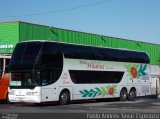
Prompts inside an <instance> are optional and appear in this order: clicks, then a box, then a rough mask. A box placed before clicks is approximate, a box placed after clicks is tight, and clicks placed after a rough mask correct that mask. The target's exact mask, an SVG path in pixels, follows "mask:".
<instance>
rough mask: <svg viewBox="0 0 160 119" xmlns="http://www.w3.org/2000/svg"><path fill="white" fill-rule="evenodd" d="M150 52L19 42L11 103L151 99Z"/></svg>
mask: <svg viewBox="0 0 160 119" xmlns="http://www.w3.org/2000/svg"><path fill="white" fill-rule="evenodd" d="M149 63H150V60H149V56H148V55H147V54H146V53H145V52H137V51H130V50H122V49H113V48H103V47H92V46H84V45H75V44H67V43H60V42H51V41H28V42H22V43H18V44H17V46H16V47H15V49H14V52H13V55H12V58H11V61H10V77H11V81H10V90H9V101H10V102H29V103H43V102H52V101H58V102H59V103H60V104H67V103H69V102H70V101H73V100H84V99H102V98H120V100H123V101H124V100H127V99H128V100H134V99H135V98H136V96H145V95H150V75H149V72H150V66H149Z"/></svg>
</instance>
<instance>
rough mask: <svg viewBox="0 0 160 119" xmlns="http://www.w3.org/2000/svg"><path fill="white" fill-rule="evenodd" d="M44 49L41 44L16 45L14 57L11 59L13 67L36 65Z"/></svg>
mask: <svg viewBox="0 0 160 119" xmlns="http://www.w3.org/2000/svg"><path fill="white" fill-rule="evenodd" d="M41 47H42V43H41V42H28V43H27V42H26V43H20V44H18V45H16V48H15V49H14V52H13V56H12V58H11V63H10V64H11V65H20V64H23V65H28V64H35V63H36V60H37V58H38V57H39V52H40V49H41Z"/></svg>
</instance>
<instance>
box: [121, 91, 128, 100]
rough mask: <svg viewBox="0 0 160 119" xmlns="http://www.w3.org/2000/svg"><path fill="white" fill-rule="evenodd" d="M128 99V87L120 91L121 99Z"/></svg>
mask: <svg viewBox="0 0 160 119" xmlns="http://www.w3.org/2000/svg"><path fill="white" fill-rule="evenodd" d="M126 100H127V89H125V88H123V89H122V90H121V92H120V101H126Z"/></svg>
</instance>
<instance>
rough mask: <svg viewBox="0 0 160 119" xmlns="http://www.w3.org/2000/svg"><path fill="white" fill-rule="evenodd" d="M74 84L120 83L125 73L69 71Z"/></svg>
mask: <svg viewBox="0 0 160 119" xmlns="http://www.w3.org/2000/svg"><path fill="white" fill-rule="evenodd" d="M69 74H70V77H71V80H72V81H73V83H77V84H93V83H119V82H120V81H121V80H122V77H123V74H124V72H116V71H84V70H69Z"/></svg>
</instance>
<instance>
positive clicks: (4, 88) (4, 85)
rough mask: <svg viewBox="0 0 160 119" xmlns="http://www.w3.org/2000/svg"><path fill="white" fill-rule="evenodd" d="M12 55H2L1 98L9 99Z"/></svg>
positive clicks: (0, 57) (0, 68)
mask: <svg viewBox="0 0 160 119" xmlns="http://www.w3.org/2000/svg"><path fill="white" fill-rule="evenodd" d="M10 58H11V55H4V54H1V55H0V100H6V99H7V92H8V86H9V74H8V65H9V61H10Z"/></svg>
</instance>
